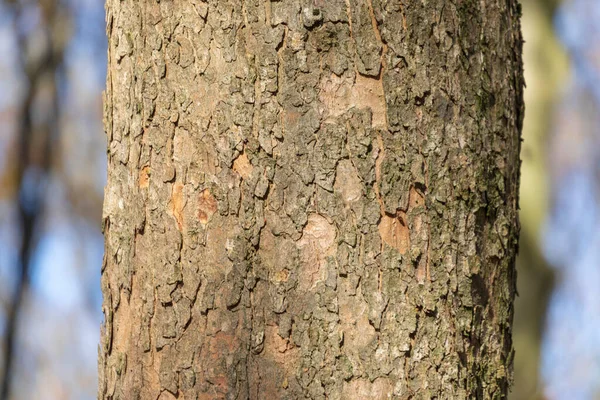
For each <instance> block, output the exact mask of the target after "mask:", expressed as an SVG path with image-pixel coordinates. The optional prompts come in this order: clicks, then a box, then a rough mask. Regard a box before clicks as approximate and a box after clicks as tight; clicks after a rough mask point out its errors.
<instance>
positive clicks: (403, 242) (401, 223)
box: [379, 211, 410, 254]
mask: <svg viewBox="0 0 600 400" xmlns="http://www.w3.org/2000/svg"><path fill="white" fill-rule="evenodd" d="M379 235H380V236H381V239H382V240H383V241H384V242H385V243H386V244H387V245H388V246H390V247H393V248H394V249H396V250H398V251H399V252H400V254H405V253H406V251H407V250H408V248H409V247H410V232H409V229H408V223H407V220H406V213H405V212H404V211H398V212H397V213H396V215H395V216H390V215H389V214H384V215H382V216H381V221H380V222H379Z"/></svg>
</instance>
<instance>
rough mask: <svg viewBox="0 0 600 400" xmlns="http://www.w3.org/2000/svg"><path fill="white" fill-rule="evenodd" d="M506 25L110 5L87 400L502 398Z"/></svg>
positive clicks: (511, 56)
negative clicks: (97, 335)
mask: <svg viewBox="0 0 600 400" xmlns="http://www.w3.org/2000/svg"><path fill="white" fill-rule="evenodd" d="M519 18H520V8H519V6H518V4H517V2H516V1H513V0H502V1H500V0H492V1H486V2H485V3H483V2H476V1H473V0H462V1H459V0H453V1H442V0H436V1H429V2H427V3H424V2H406V1H403V2H400V1H384V0H372V1H371V0H347V1H343V0H328V1H320V0H314V2H303V1H298V0H284V1H269V0H245V1H242V2H240V1H234V0H218V1H217V0H209V1H208V2H205V1H200V0H192V1H189V2H172V1H162V2H160V3H158V2H122V1H116V0H109V1H108V3H107V32H108V37H109V57H108V59H109V65H108V78H107V90H106V95H105V103H104V104H105V127H106V132H107V138H108V159H109V174H108V184H107V187H106V194H105V205H104V213H103V221H104V223H103V226H104V233H105V236H106V246H105V259H104V263H103V267H102V290H103V293H104V305H103V310H104V314H105V323H104V324H103V327H102V339H101V340H102V342H101V346H100V350H99V353H100V354H99V375H100V376H99V395H98V397H99V398H100V399H173V398H185V399H219V398H223V399H225V398H227V399H264V398H278V399H296V398H312V399H325V398H327V399H366V398H369V399H387V398H398V399H404V398H415V399H430V398H478V399H488V398H504V397H505V396H506V394H507V390H508V386H509V383H510V380H511V369H512V343H511V322H512V309H513V297H514V293H515V271H514V258H515V253H516V247H517V237H518V223H517V208H518V207H517V200H518V199H517V192H518V191H517V189H518V170H519V148H520V130H521V125H522V118H523V103H522V86H523V78H522V65H521V44H522V41H521V34H520V26H519Z"/></svg>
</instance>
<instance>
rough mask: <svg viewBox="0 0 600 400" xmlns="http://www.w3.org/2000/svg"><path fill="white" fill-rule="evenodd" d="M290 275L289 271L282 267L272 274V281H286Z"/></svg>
mask: <svg viewBox="0 0 600 400" xmlns="http://www.w3.org/2000/svg"><path fill="white" fill-rule="evenodd" d="M289 277H290V271H288V270H287V269H282V270H281V271H277V272H275V273H274V274H273V281H275V282H287V280H288V279H289Z"/></svg>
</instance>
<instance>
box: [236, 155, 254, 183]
mask: <svg viewBox="0 0 600 400" xmlns="http://www.w3.org/2000/svg"><path fill="white" fill-rule="evenodd" d="M253 169H254V168H253V167H252V164H250V160H248V156H247V155H246V152H243V153H242V154H240V155H239V156H238V157H237V158H236V159H235V160H234V161H233V170H234V171H235V172H237V173H238V174H240V176H241V177H242V178H244V179H248V177H249V176H250V174H252V170H253Z"/></svg>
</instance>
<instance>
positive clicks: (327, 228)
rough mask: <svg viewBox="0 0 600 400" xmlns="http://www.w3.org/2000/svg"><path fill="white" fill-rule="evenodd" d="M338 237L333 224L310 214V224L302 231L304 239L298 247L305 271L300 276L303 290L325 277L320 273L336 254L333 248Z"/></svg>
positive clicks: (321, 217)
mask: <svg viewBox="0 0 600 400" xmlns="http://www.w3.org/2000/svg"><path fill="white" fill-rule="evenodd" d="M335 237H336V230H335V226H334V225H333V224H330V223H329V221H327V219H326V218H325V217H323V216H321V215H319V214H310V215H309V216H308V223H307V224H306V226H305V227H304V230H303V231H302V238H301V239H300V240H299V241H298V247H300V249H301V256H302V268H303V271H302V273H301V274H300V276H299V286H300V289H302V290H308V289H310V288H312V287H313V286H314V284H315V283H316V282H317V281H319V280H324V279H325V277H324V276H321V277H319V276H318V274H319V271H323V272H322V273H321V275H323V273H324V271H325V268H321V267H322V266H323V264H324V263H325V259H326V258H327V257H328V256H331V255H334V254H335V248H334V247H335V246H333V244H334V242H335Z"/></svg>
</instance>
